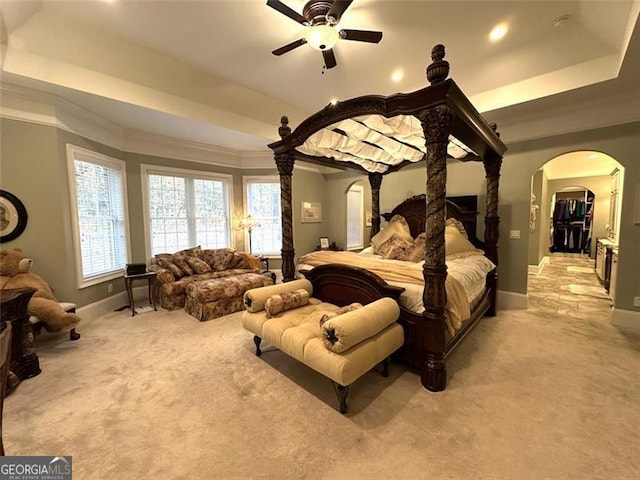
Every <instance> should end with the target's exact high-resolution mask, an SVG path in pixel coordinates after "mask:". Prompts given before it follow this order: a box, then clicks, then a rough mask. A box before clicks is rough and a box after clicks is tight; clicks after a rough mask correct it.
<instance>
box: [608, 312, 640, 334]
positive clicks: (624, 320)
mask: <svg viewBox="0 0 640 480" xmlns="http://www.w3.org/2000/svg"><path fill="white" fill-rule="evenodd" d="M611 324H612V325H614V326H616V327H620V328H628V329H632V330H640V312H636V311H634V310H620V309H619V308H614V309H613V311H612V312H611Z"/></svg>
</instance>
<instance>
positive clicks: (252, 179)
mask: <svg viewBox="0 0 640 480" xmlns="http://www.w3.org/2000/svg"><path fill="white" fill-rule="evenodd" d="M250 183H273V184H277V185H278V186H279V187H280V188H282V187H281V185H280V177H279V176H278V175H243V177H242V212H243V216H244V215H248V214H249V196H248V191H247V187H248V185H249V184H250ZM242 235H243V237H242V238H243V241H244V244H245V250H247V251H248V248H249V232H247V231H243V232H242ZM280 235H282V205H281V206H280ZM256 255H258V256H261V257H265V258H273V259H278V258H281V257H282V245H280V249H279V250H278V251H276V252H273V253H259V254H256Z"/></svg>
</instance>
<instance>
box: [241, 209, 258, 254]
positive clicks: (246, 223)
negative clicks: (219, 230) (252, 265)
mask: <svg viewBox="0 0 640 480" xmlns="http://www.w3.org/2000/svg"><path fill="white" fill-rule="evenodd" d="M259 226H260V223H259V222H258V221H257V220H256V219H255V218H253V217H252V216H251V215H247V216H245V217H242V218H241V219H240V221H239V222H238V227H240V228H241V229H243V230H246V231H247V232H249V253H251V231H252V230H253V229H254V228H256V227H259Z"/></svg>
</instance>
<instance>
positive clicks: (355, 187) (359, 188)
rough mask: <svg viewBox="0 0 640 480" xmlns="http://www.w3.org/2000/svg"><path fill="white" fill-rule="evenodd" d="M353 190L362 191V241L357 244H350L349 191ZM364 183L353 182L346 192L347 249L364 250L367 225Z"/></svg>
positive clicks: (345, 242)
mask: <svg viewBox="0 0 640 480" xmlns="http://www.w3.org/2000/svg"><path fill="white" fill-rule="evenodd" d="M352 190H357V191H359V192H360V235H359V236H360V243H359V244H358V245H357V246H349V192H350V191H352ZM364 194H365V191H364V185H362V184H361V183H359V182H355V183H352V184H351V185H350V186H349V188H347V191H346V194H345V210H346V211H345V219H346V226H345V241H344V244H345V250H348V251H351V250H362V249H363V248H364V225H365V212H364Z"/></svg>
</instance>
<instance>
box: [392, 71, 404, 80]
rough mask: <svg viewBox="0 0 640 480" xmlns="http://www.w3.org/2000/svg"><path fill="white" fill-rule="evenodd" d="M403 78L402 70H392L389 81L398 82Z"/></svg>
mask: <svg viewBox="0 0 640 480" xmlns="http://www.w3.org/2000/svg"><path fill="white" fill-rule="evenodd" d="M403 78H404V72H403V71H402V70H400V69H397V70H394V71H393V73H392V74H391V81H393V82H396V83H398V82H399V81H400V80H402V79H403Z"/></svg>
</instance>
